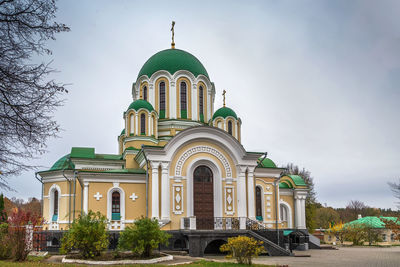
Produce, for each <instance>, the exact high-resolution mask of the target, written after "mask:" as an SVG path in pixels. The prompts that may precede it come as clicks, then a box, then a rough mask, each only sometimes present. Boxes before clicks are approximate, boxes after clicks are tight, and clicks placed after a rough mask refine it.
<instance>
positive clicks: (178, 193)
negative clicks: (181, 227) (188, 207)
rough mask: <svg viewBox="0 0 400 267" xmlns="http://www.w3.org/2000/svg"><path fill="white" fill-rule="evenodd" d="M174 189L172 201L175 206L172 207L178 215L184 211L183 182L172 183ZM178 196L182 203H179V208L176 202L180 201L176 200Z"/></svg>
mask: <svg viewBox="0 0 400 267" xmlns="http://www.w3.org/2000/svg"><path fill="white" fill-rule="evenodd" d="M172 190H173V192H174V194H173V201H172V203H173V207H172V208H173V212H174V214H177V215H180V214H183V212H184V206H183V203H184V202H185V200H184V192H183V184H173V185H172ZM177 197H178V198H179V203H180V205H178V209H177V207H176V203H177V202H178V201H176V198H177Z"/></svg>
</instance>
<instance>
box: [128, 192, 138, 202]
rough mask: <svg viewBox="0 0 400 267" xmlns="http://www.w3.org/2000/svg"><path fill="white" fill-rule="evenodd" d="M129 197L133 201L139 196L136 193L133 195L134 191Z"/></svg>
mask: <svg viewBox="0 0 400 267" xmlns="http://www.w3.org/2000/svg"><path fill="white" fill-rule="evenodd" d="M129 198H130V199H132V200H133V201H135V200H136V199H137V198H139V197H138V196H137V195H135V193H132V195H131V196H130V197H129Z"/></svg>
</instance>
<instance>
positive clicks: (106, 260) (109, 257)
mask: <svg viewBox="0 0 400 267" xmlns="http://www.w3.org/2000/svg"><path fill="white" fill-rule="evenodd" d="M170 260H173V256H172V255H168V254H163V253H161V254H159V255H155V256H154V257H153V258H150V259H141V258H138V257H134V255H133V254H131V253H120V254H119V255H118V256H115V254H114V253H110V252H108V253H104V254H102V255H101V256H99V257H96V258H95V259H90V260H89V259H81V258H78V257H76V256H75V255H73V256H66V257H64V258H63V259H62V262H63V263H78V264H92V265H119V264H155V263H160V262H163V261H170Z"/></svg>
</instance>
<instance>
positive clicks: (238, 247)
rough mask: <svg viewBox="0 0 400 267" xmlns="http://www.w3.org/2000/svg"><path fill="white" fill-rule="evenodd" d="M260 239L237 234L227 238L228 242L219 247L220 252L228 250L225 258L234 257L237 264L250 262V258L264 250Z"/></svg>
mask: <svg viewBox="0 0 400 267" xmlns="http://www.w3.org/2000/svg"><path fill="white" fill-rule="evenodd" d="M262 244H263V242H262V241H257V240H255V239H254V238H252V237H247V236H237V237H230V238H228V243H226V244H223V245H222V246H221V247H220V250H221V252H228V255H227V256H226V257H227V258H236V261H237V262H238V263H239V264H251V259H252V258H253V257H257V256H258V254H260V253H262V252H265V249H264V247H263V246H262Z"/></svg>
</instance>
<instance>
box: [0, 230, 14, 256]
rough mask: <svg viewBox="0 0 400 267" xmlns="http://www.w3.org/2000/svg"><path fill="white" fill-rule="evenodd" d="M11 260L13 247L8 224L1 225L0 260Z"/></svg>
mask: <svg viewBox="0 0 400 267" xmlns="http://www.w3.org/2000/svg"><path fill="white" fill-rule="evenodd" d="M9 258H11V246H10V242H9V235H8V224H7V223H2V224H0V260H6V259H9Z"/></svg>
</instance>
